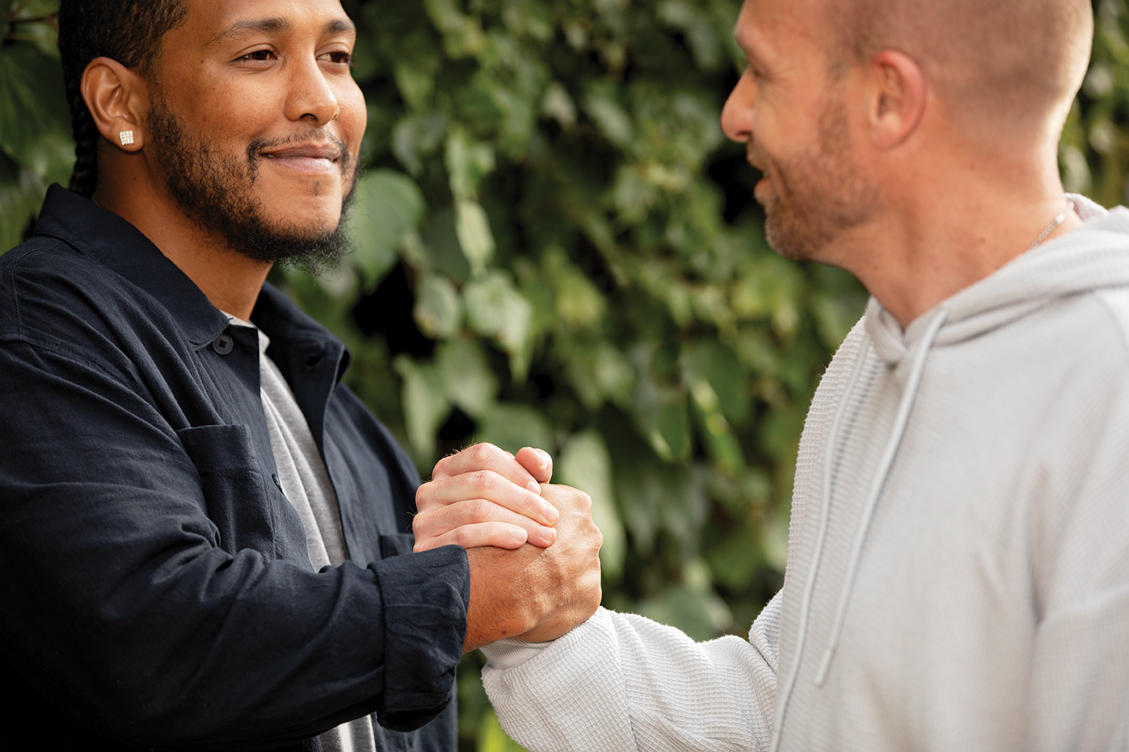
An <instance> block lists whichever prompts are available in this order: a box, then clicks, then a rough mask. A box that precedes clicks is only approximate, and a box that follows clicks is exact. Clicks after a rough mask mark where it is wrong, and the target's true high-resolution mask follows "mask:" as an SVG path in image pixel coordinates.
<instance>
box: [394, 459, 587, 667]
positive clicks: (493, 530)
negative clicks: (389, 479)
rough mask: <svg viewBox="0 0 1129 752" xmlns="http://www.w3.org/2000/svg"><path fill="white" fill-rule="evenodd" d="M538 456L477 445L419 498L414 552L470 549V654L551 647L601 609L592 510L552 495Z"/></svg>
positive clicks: (583, 501) (572, 497) (548, 463)
mask: <svg viewBox="0 0 1129 752" xmlns="http://www.w3.org/2000/svg"><path fill="white" fill-rule="evenodd" d="M552 474H553V461H552V458H551V457H549V455H548V454H547V453H545V452H543V451H541V450H540V449H531V448H528V447H527V448H525V449H522V450H521V451H520V452H518V453H517V455H511V454H509V453H508V452H505V451H503V450H501V449H499V448H498V447H496V446H493V445H491V444H477V445H475V446H472V447H470V448H468V449H464V450H463V451H461V452H459V453H458V454H455V455H452V456H450V457H446V458H444V459H442V460H440V461H439V462H438V463H437V464H436V465H435V469H434V471H433V473H432V477H431V480H430V481H429V482H428V483H424V484H423V485H422V486H420V488H419V491H418V492H417V493H416V507H417V509H418V514H417V515H416V517H415V519H414V521H413V524H412V527H413V531H414V533H415V538H416V544H415V550H416V551H426V550H429V549H432V548H437V547H439V546H446V545H457V546H462V547H463V548H465V549H466V551H467V560H468V562H469V564H470V583H471V584H470V604H469V607H468V609H467V634H466V640H465V641H464V643H463V651H464V652H467V651H470V650H474V649H476V648H479V647H482V646H483V645H487V644H489V643H491V642H494V641H496V640H499V639H502V638H504V637H516V638H518V639H522V640H526V641H530V642H543V641H547V640H553V639H556V638H557V637H560V636H561V635H563V634H565V633H566V632H568V631H569V630H571V629H572V628H573V627H575V626H576V625H578V624H580V623H581V622H583V621H585V620H586V619H588V617H590V616H591V615H592V614H593V613H595V612H596V608H597V607H598V606H599V605H600V597H601V591H600V560H599V550H600V544H601V543H602V542H603V538H602V536H601V534H600V531H599V529H598V528H597V527H596V526H595V524H594V523H593V522H592V500H591V499H590V498H589V497H588V495H587V494H585V493H583V492H582V491H578V490H576V489H574V488H569V487H568V486H559V485H550V484H549V480H550V479H551V477H552Z"/></svg>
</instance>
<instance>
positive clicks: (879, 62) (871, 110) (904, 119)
mask: <svg viewBox="0 0 1129 752" xmlns="http://www.w3.org/2000/svg"><path fill="white" fill-rule="evenodd" d="M867 75H868V82H867V83H868V95H869V99H868V105H867V107H868V111H867V117H868V121H869V125H870V138H871V140H872V141H873V143H874V145H875V146H877V147H878V148H880V149H892V148H894V147H895V146H898V145H899V144H901V143H902V142H904V141H905V140H906V139H907V138H909V137H910V136H911V135H912V134H913V132H914V131H915V130H916V129H917V127H918V125H919V124H920V123H921V119H922V117H923V116H924V114H925V104H926V99H927V96H926V94H927V92H926V87H925V75H924V74H923V73H922V71H921V68H920V66H918V64H917V63H916V62H914V60H913V58H911V57H909V56H908V55H905V54H904V53H901V52H896V51H894V50H883V51H882V52H880V53H878V54H877V55H875V56H874V57H873V58H871V61H870V68H869V70H868V71H867Z"/></svg>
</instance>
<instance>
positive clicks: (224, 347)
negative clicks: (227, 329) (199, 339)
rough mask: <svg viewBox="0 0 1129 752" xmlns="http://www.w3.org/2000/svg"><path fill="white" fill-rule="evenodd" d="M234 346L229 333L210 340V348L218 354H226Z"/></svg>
mask: <svg viewBox="0 0 1129 752" xmlns="http://www.w3.org/2000/svg"><path fill="white" fill-rule="evenodd" d="M234 347H235V342H234V341H233V340H232V339H231V337H230V335H227V334H221V335H220V336H218V337H216V338H215V339H214V340H212V349H213V350H215V351H216V352H217V353H219V354H220V355H227V354H228V353H230V352H231V351H232V349H233V348H234Z"/></svg>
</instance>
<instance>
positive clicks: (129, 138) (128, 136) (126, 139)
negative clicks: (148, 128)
mask: <svg viewBox="0 0 1129 752" xmlns="http://www.w3.org/2000/svg"><path fill="white" fill-rule="evenodd" d="M118 140H119V141H121V142H122V146H129V145H130V144H132V143H133V131H122V132H121V133H119V134H118Z"/></svg>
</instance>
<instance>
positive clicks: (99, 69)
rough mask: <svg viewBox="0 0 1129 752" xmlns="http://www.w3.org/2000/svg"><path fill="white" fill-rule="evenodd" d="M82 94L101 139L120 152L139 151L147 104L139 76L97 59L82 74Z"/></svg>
mask: <svg viewBox="0 0 1129 752" xmlns="http://www.w3.org/2000/svg"><path fill="white" fill-rule="evenodd" d="M81 91H82V98H83V99H84V100H86V106H87V107H88V108H89V109H90V114H91V115H93V116H94V124H95V125H96V126H97V128H98V131H99V132H100V133H101V134H102V137H103V138H105V139H106V140H107V141H109V142H110V143H111V144H113V145H114V146H115V147H117V148H119V149H121V150H123V151H127V152H137V151H140V150H141V147H142V146H144V145H145V134H144V132H143V130H142V128H141V124H142V123H143V122H144V114H145V111H146V108H147V107H148V102H149V99H148V87H147V86H146V84H145V80H144V79H143V78H142V77H141V75H140V74H139V73H137V72H136V71H134V70H132V69H130V68H126V67H125V66H124V65H122V64H121V63H119V62H118V61H117V60H112V59H110V58H108V57H96V58H94V59H93V60H91V61H90V64H89V65H87V66H86V70H85V71H83V73H82V84H81Z"/></svg>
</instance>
